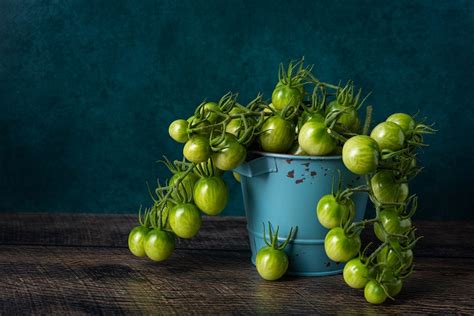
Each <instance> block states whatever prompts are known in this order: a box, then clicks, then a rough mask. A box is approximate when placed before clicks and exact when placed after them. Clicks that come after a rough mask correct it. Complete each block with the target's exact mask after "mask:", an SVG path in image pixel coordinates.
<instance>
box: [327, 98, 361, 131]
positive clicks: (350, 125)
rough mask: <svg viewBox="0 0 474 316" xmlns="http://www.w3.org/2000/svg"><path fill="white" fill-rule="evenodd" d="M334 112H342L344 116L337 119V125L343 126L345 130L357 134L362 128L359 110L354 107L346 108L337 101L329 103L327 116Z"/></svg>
mask: <svg viewBox="0 0 474 316" xmlns="http://www.w3.org/2000/svg"><path fill="white" fill-rule="evenodd" d="M334 111H342V114H341V115H340V116H339V117H338V118H337V120H336V123H337V124H339V125H341V126H342V127H343V128H344V129H346V130H348V131H351V132H357V130H358V129H359V127H360V120H359V115H358V114H357V109H356V108H355V107H353V106H344V105H342V104H340V103H339V102H337V101H336V100H334V101H332V102H331V103H329V105H328V108H327V111H326V114H329V113H331V112H334Z"/></svg>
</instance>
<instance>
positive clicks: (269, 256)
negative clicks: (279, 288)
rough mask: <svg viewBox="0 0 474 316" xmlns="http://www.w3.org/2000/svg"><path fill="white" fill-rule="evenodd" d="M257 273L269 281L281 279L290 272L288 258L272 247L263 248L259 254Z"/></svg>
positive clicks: (282, 252)
mask: <svg viewBox="0 0 474 316" xmlns="http://www.w3.org/2000/svg"><path fill="white" fill-rule="evenodd" d="M256 266H257V271H258V274H260V276H261V277H262V278H263V279H265V280H268V281H275V280H278V279H280V278H281V277H282V276H283V275H284V274H285V273H286V270H288V256H287V255H286V253H285V252H284V251H282V250H278V249H274V248H272V247H263V248H262V249H260V250H259V251H258V253H257V258H256Z"/></svg>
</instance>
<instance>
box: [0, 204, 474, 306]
mask: <svg viewBox="0 0 474 316" xmlns="http://www.w3.org/2000/svg"><path fill="white" fill-rule="evenodd" d="M245 224H246V223H245V219H244V218H239V217H227V218H221V217H216V218H206V219H205V221H204V223H203V227H202V229H201V231H200V233H199V235H198V236H197V237H196V238H194V239H192V240H190V241H180V242H179V243H178V244H177V250H176V251H175V253H174V254H173V256H172V257H171V258H170V259H169V260H168V261H165V262H163V263H154V262H151V261H150V260H147V259H143V258H136V257H134V256H132V255H131V254H130V253H129V251H128V249H127V235H128V232H129V230H130V228H131V227H132V226H133V225H135V217H134V216H124V215H71V214H22V213H10V214H0V276H1V282H0V315H11V314H32V313H35V314H49V313H56V314H90V313H94V314H97V313H105V314H128V313H134V314H137V313H139V314H169V313H177V314H184V313H190V314H222V313H238V314H249V313H260V314H262V313H263V314H267V313H282V314H290V313H298V314H307V313H313V314H314V313H323V314H335V313H339V314H344V315H345V314H381V313H384V314H404V313H423V314H425V313H431V314H474V239H473V237H472V234H473V233H474V229H473V228H474V222H423V221H418V222H416V225H417V227H418V228H419V232H420V234H421V235H424V236H425V238H424V239H422V240H421V241H420V242H419V244H418V246H417V248H416V253H415V263H416V267H415V273H414V274H413V276H412V277H411V278H410V279H409V280H408V281H406V282H405V287H404V289H403V291H402V293H401V294H400V295H399V296H398V297H397V300H396V301H395V302H391V301H390V302H387V303H385V304H384V305H382V306H373V305H370V304H368V303H366V302H365V300H364V297H363V291H362V290H354V289H351V288H349V287H348V286H346V285H345V283H344V281H343V279H342V276H341V275H336V276H330V277H314V278H304V277H289V276H287V277H284V278H283V279H282V280H281V281H279V282H268V281H264V280H262V279H260V277H259V276H258V274H257V272H256V270H255V268H254V267H253V266H252V264H251V263H250V260H249V257H250V251H249V245H248V241H247V233H246V230H245Z"/></svg>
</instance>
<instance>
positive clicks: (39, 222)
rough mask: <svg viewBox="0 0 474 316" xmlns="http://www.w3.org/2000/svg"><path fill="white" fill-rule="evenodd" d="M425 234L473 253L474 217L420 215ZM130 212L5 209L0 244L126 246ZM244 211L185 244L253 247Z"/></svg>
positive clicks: (449, 253) (449, 249)
mask: <svg viewBox="0 0 474 316" xmlns="http://www.w3.org/2000/svg"><path fill="white" fill-rule="evenodd" d="M415 224H416V226H417V227H418V230H419V234H420V235H424V236H425V237H424V238H423V239H422V240H421V241H420V242H419V244H418V245H417V247H416V255H417V256H419V257H459V258H474V239H473V238H471V236H470V234H471V232H473V231H474V222H472V221H471V222H469V221H467V222H455V221H454V222H453V221H452V222H430V221H415ZM134 225H136V220H135V216H131V215H96V214H31V213H29V214H28V213H6V214H0V244H3V245H12V244H13V245H63V246H96V247H120V248H122V247H126V246H127V236H128V233H129V231H130V229H131V228H132V227H133V226H134ZM245 225H246V222H245V218H243V217H206V218H205V220H204V223H203V227H202V229H201V231H200V232H199V234H198V236H196V237H195V238H193V239H191V240H180V241H179V243H178V245H177V247H178V248H180V249H211V250H212V249H222V250H248V249H249V245H248V240H247V232H246V229H245Z"/></svg>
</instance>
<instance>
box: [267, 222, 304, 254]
mask: <svg viewBox="0 0 474 316" xmlns="http://www.w3.org/2000/svg"><path fill="white" fill-rule="evenodd" d="M262 225H263V241H264V242H265V244H266V245H267V246H268V247H271V248H273V249H276V250H281V251H283V250H284V249H285V248H286V246H287V245H288V243H289V242H290V241H291V240H292V239H294V238H295V235H296V232H297V231H298V227H291V228H290V232H289V233H288V236H287V237H286V239H285V241H284V242H283V243H282V244H279V243H278V232H279V231H280V226H277V229H276V231H273V229H272V224H271V223H270V222H268V234H269V237H270V240H267V234H266V232H265V223H262Z"/></svg>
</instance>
